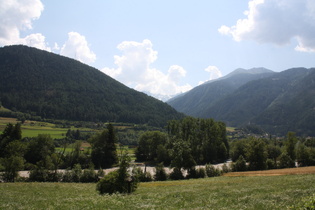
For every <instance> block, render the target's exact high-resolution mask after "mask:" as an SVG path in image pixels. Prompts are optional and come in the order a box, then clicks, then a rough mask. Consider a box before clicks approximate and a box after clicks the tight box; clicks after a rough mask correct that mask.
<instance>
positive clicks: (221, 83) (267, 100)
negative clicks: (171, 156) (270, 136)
mask: <svg viewBox="0 0 315 210" xmlns="http://www.w3.org/2000/svg"><path fill="white" fill-rule="evenodd" d="M250 72H251V73H250ZM250 75H251V76H250ZM168 103H169V104H170V105H171V106H173V107H174V108H175V109H177V110H178V111H182V112H184V113H186V114H188V115H192V116H195V117H201V118H214V119H216V120H222V121H224V122H225V123H227V125H229V126H236V127H241V126H244V125H248V124H253V125H258V126H260V127H262V128H263V129H264V130H265V131H267V132H271V133H274V134H279V135H283V134H285V133H286V132H288V131H295V132H297V133H299V134H302V135H313V136H314V135H315V130H314V128H315V69H314V68H312V69H306V68H294V69H289V70H286V71H283V72H280V73H275V72H272V71H270V70H267V69H261V68H259V69H252V70H249V71H246V70H245V71H244V70H243V69H237V70H235V71H234V72H232V73H230V74H229V75H227V76H226V77H224V78H221V80H218V81H214V82H211V83H208V84H204V85H201V86H198V87H196V88H194V89H193V90H191V91H189V92H188V93H186V94H185V95H183V96H180V97H177V98H175V99H174V100H170V101H169V102H168Z"/></svg>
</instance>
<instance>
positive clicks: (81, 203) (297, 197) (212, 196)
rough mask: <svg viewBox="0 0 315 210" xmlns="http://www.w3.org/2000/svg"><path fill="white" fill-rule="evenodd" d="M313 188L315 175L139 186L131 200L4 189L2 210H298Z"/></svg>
mask: <svg viewBox="0 0 315 210" xmlns="http://www.w3.org/2000/svg"><path fill="white" fill-rule="evenodd" d="M312 183H315V176H314V175H285V176H261V177H257V176H256V177H215V178H206V179H191V180H183V181H165V182H148V183H141V184H140V185H139V187H138V189H137V190H136V192H134V193H133V194H130V195H127V194H125V195H120V194H114V195H99V194H98V193H97V191H96V190H95V188H96V184H95V183H91V184H83V183H0V194H1V196H0V209H287V208H288V207H292V208H293V209H296V206H297V205H299V203H300V202H301V200H302V198H304V197H308V196H311V195H313V194H314V193H315V188H314V186H313V184H312Z"/></svg>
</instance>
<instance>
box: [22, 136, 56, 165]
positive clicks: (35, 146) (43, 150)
mask: <svg viewBox="0 0 315 210" xmlns="http://www.w3.org/2000/svg"><path fill="white" fill-rule="evenodd" d="M54 151H55V145H54V140H53V139H52V138H51V137H50V135H47V134H39V135H38V136H37V137H36V138H34V139H32V140H31V141H30V143H29V145H28V148H27V152H26V154H25V159H26V161H27V162H29V163H32V164H37V162H39V161H44V162H45V160H48V159H49V158H50V156H51V155H52V154H53V153H54ZM48 157H49V158H48ZM47 158H48V159H47ZM44 162H43V166H44V167H46V168H48V165H49V164H48V162H45V163H44Z"/></svg>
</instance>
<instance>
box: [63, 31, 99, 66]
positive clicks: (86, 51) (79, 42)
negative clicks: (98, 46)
mask: <svg viewBox="0 0 315 210" xmlns="http://www.w3.org/2000/svg"><path fill="white" fill-rule="evenodd" d="M60 54H61V55H64V56H67V57H70V58H74V59H76V60H79V61H81V62H83V63H93V62H94V61H95V60H96V55H95V54H94V52H92V51H91V50H90V48H89V45H88V42H87V41H86V39H85V37H84V36H82V35H80V34H79V33H77V32H69V33H68V40H67V41H66V42H65V44H64V45H63V46H62V48H61V51H60Z"/></svg>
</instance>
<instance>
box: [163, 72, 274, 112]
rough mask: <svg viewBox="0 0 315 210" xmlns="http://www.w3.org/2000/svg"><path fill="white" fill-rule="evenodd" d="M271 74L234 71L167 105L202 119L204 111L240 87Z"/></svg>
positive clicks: (196, 88)
mask: <svg viewBox="0 0 315 210" xmlns="http://www.w3.org/2000/svg"><path fill="white" fill-rule="evenodd" d="M272 74H274V72H273V71H271V70H268V69H264V68H253V69H249V70H245V69H236V70H235V71H233V72H231V73H230V74H228V75H226V76H225V77H222V78H219V79H217V80H214V81H210V82H207V83H205V84H202V85H200V86H197V87H195V88H194V89H192V90H191V91H189V92H187V93H185V94H183V95H181V96H178V97H176V98H174V99H171V100H169V101H168V102H167V103H168V104H170V105H171V106H172V107H174V108H175V109H176V110H177V111H180V112H183V113H185V114H187V115H191V116H194V117H204V116H205V110H206V109H208V108H209V107H212V106H213V105H214V104H215V103H216V102H218V101H219V100H221V99H222V98H224V97H225V96H227V95H229V94H231V93H232V92H233V91H235V90H236V89H237V88H239V87H240V86H242V85H244V84H246V83H247V82H249V81H252V80H257V79H261V78H265V77H268V76H270V75H272Z"/></svg>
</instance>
